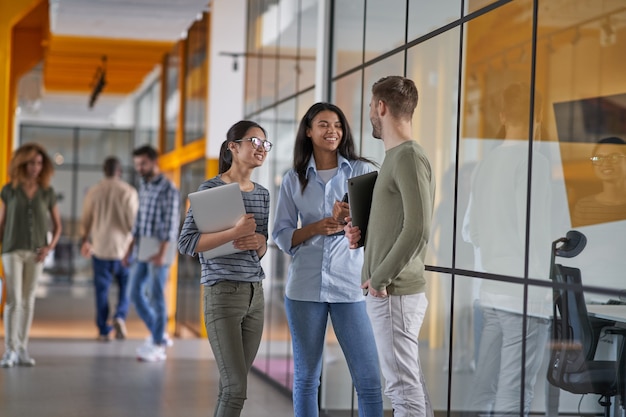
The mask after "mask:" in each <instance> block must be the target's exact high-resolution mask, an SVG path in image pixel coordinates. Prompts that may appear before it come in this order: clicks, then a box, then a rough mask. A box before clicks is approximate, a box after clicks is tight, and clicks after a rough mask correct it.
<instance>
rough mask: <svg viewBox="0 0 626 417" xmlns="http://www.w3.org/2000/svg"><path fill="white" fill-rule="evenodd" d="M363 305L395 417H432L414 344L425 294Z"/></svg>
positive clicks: (370, 298) (371, 299) (374, 300)
mask: <svg viewBox="0 0 626 417" xmlns="http://www.w3.org/2000/svg"><path fill="white" fill-rule="evenodd" d="M366 304H367V313H368V315H369V317H370V320H371V322H372V327H373V329H374V336H375V338H376V348H377V349H378V357H379V360H380V367H381V370H382V373H383V377H384V378H385V395H386V396H387V397H389V399H390V400H391V405H392V407H393V415H394V417H432V416H433V410H432V406H431V404H430V399H429V397H428V391H427V390H426V385H425V383H424V375H423V374H422V369H421V366H420V360H419V349H418V347H419V344H418V340H417V337H418V335H419V332H420V328H421V327H422V323H423V322H424V315H425V314H426V308H427V307H428V300H427V299H426V294H424V293H419V294H411V295H390V296H388V297H385V298H376V297H373V296H371V295H368V296H367V298H366Z"/></svg>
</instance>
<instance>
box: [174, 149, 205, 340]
mask: <svg viewBox="0 0 626 417" xmlns="http://www.w3.org/2000/svg"><path fill="white" fill-rule="evenodd" d="M205 164H206V163H205V160H204V159H199V160H197V161H194V162H190V163H188V164H185V165H183V166H181V167H180V195H181V197H182V199H183V206H182V208H183V209H182V210H181V219H180V221H181V224H182V222H183V221H184V220H185V216H186V215H187V210H188V209H189V200H188V199H187V195H189V193H192V192H194V191H197V190H198V188H199V187H200V184H202V182H203V181H204V180H205V179H206V176H205ZM200 274H201V267H200V262H198V258H197V257H193V258H192V257H191V256H187V255H181V254H179V255H178V286H177V295H176V297H177V302H176V306H177V308H176V323H177V325H182V326H185V327H187V328H189V329H191V330H192V331H193V332H199V331H200V330H201V329H200V327H201V326H202V325H203V323H201V321H200V315H201V314H202V308H201V300H202V294H203V291H202V286H201V285H200ZM178 332H179V331H178V330H177V333H178Z"/></svg>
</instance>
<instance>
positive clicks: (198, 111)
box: [183, 13, 208, 144]
mask: <svg viewBox="0 0 626 417" xmlns="http://www.w3.org/2000/svg"><path fill="white" fill-rule="evenodd" d="M207 16H208V15H207V14H206V13H205V14H204V15H203V17H202V19H201V20H197V21H196V22H195V23H194V24H193V25H192V26H191V28H190V29H189V32H188V37H187V50H186V57H185V59H186V62H187V64H186V65H185V129H184V136H183V143H184V144H187V143H190V142H193V141H194V140H198V139H202V138H203V137H204V134H205V132H204V130H205V126H206V101H207V86H208V58H207V51H208V45H207V40H208V33H207V32H208V17H207Z"/></svg>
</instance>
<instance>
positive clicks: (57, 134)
mask: <svg viewBox="0 0 626 417" xmlns="http://www.w3.org/2000/svg"><path fill="white" fill-rule="evenodd" d="M74 134H75V132H74V129H73V128H71V127H51V126H32V125H28V126H25V125H22V126H21V127H20V143H21V144H24V143H27V142H37V143H39V144H41V145H42V146H43V147H44V148H45V149H46V151H47V152H48V155H49V156H50V157H51V158H53V160H54V162H55V164H56V166H62V165H63V164H65V163H68V164H71V163H73V162H74V160H75V158H76V152H75V148H74Z"/></svg>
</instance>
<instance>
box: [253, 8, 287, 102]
mask: <svg viewBox="0 0 626 417" xmlns="http://www.w3.org/2000/svg"><path fill="white" fill-rule="evenodd" d="M280 4H281V3H280V2H278V1H270V0H265V8H264V10H263V14H262V15H260V16H259V20H260V24H261V26H260V28H259V29H260V33H259V38H257V44H258V53H259V55H260V57H261V63H260V70H261V80H260V81H261V83H260V85H259V92H260V102H259V105H260V107H261V108H263V107H265V106H267V105H269V104H270V103H273V102H275V101H276V96H277V92H278V89H277V86H278V84H277V83H278V64H279V59H278V51H279V49H278V39H279V36H280V24H281V21H280V18H281V15H280V12H281V7H280Z"/></svg>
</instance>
